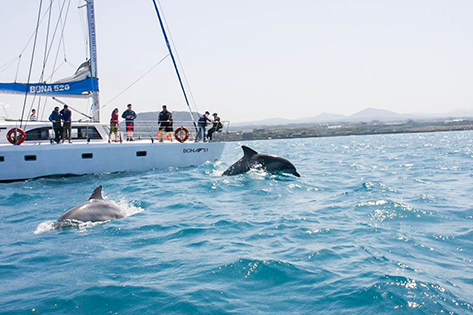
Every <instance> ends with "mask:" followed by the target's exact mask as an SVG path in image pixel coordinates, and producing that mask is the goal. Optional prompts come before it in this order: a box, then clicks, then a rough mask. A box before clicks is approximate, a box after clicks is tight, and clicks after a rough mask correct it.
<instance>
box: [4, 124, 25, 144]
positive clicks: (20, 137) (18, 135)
mask: <svg viewBox="0 0 473 315" xmlns="http://www.w3.org/2000/svg"><path fill="white" fill-rule="evenodd" d="M7 140H8V142H10V143H11V144H14V145H20V144H22V143H23V142H25V140H26V133H25V131H24V130H23V129H21V128H12V129H10V130H9V131H8V133H7Z"/></svg>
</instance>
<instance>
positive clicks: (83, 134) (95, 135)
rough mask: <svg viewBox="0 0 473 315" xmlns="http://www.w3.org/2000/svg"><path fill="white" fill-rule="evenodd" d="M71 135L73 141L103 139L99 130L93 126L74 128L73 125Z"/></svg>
mask: <svg viewBox="0 0 473 315" xmlns="http://www.w3.org/2000/svg"><path fill="white" fill-rule="evenodd" d="M71 134H72V138H73V139H87V138H90V139H102V137H101V136H100V134H99V132H98V131H97V129H96V128H95V127H93V126H84V127H74V125H72V133H71Z"/></svg>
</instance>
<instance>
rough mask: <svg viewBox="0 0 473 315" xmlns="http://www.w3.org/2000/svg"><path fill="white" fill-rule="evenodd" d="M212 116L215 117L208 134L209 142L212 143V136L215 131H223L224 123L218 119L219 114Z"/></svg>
mask: <svg viewBox="0 0 473 315" xmlns="http://www.w3.org/2000/svg"><path fill="white" fill-rule="evenodd" d="M212 116H213V117H214V120H212V128H210V129H209V132H208V133H207V139H208V140H209V141H212V134H213V133H214V132H215V131H219V130H220V129H222V127H221V125H222V123H221V122H220V117H218V114H217V113H213V114H212Z"/></svg>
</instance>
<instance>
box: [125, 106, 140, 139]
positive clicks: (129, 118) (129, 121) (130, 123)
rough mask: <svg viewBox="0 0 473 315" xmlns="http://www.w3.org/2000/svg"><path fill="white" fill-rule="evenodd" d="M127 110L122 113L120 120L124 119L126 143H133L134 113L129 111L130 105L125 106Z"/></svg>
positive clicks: (131, 110)
mask: <svg viewBox="0 0 473 315" xmlns="http://www.w3.org/2000/svg"><path fill="white" fill-rule="evenodd" d="M127 108H128V109H127V110H126V111H124V112H123V114H122V118H125V125H126V141H133V130H134V129H135V121H134V120H135V118H136V116H138V115H136V113H135V111H134V110H133V109H131V104H128V105H127Z"/></svg>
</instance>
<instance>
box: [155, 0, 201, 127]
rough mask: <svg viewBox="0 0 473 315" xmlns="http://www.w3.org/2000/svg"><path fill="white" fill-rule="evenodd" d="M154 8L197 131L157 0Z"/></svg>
mask: <svg viewBox="0 0 473 315" xmlns="http://www.w3.org/2000/svg"><path fill="white" fill-rule="evenodd" d="M153 4H154V8H155V10H156V14H157V15H158V20H159V24H160V25H161V30H162V31H163V36H164V40H165V41H166V46H167V47H168V50H169V54H170V55H171V59H172V63H173V64H174V69H175V70H176V74H177V78H178V79H179V83H180V84H181V89H182V93H183V94H184V98H185V100H186V104H187V107H189V114H190V115H191V119H192V122H193V123H194V128H195V130H196V131H197V125H196V123H195V120H194V115H193V113H192V108H191V106H190V105H189V99H188V98H187V94H186V90H185V89H184V85H183V83H182V79H181V75H180V74H179V69H178V68H177V64H176V60H175V59H174V55H173V53H172V49H171V45H170V44H169V40H168V36H167V35H166V30H165V28H164V24H163V20H162V19H161V15H160V14H159V10H158V6H157V5H156V1H155V0H153Z"/></svg>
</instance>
